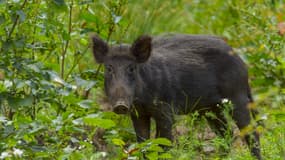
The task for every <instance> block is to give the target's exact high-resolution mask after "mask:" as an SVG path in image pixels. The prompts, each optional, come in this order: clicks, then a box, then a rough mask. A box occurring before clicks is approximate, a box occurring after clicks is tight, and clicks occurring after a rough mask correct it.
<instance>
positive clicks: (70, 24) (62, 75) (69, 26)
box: [60, 1, 73, 78]
mask: <svg viewBox="0 0 285 160" xmlns="http://www.w3.org/2000/svg"><path fill="white" fill-rule="evenodd" d="M72 8H73V1H71V3H70V6H69V23H68V35H69V38H70V34H71V31H72ZM69 41H70V40H69V39H67V40H66V42H65V46H64V48H63V51H62V53H61V58H62V59H61V74H60V75H61V78H64V64H65V55H66V52H67V48H68V46H69Z"/></svg>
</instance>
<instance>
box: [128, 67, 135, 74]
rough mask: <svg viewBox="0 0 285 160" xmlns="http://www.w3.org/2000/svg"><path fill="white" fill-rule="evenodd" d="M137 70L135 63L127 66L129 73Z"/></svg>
mask: <svg viewBox="0 0 285 160" xmlns="http://www.w3.org/2000/svg"><path fill="white" fill-rule="evenodd" d="M135 70H136V66H135V65H129V66H128V68H127V72H128V73H129V74H133V73H134V72H135Z"/></svg>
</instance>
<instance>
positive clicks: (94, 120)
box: [83, 116, 115, 129]
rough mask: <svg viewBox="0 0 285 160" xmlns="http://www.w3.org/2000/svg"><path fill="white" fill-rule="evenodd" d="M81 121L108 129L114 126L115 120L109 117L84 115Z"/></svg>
mask: <svg viewBox="0 0 285 160" xmlns="http://www.w3.org/2000/svg"><path fill="white" fill-rule="evenodd" d="M83 122H84V123H85V124H87V125H91V126H96V127H101V128H104V129H109V128H112V127H114V126H115V122H114V121H112V120H110V119H102V118H100V117H93V116H86V117H84V118H83Z"/></svg>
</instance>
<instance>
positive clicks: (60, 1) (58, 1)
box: [53, 0, 66, 6]
mask: <svg viewBox="0 0 285 160" xmlns="http://www.w3.org/2000/svg"><path fill="white" fill-rule="evenodd" d="M53 2H54V3H55V4H56V5H58V6H64V5H66V4H65V2H64V0H53Z"/></svg>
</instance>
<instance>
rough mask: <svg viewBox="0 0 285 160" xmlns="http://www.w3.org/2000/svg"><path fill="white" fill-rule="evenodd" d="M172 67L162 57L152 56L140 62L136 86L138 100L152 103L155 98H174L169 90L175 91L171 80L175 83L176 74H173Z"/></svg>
mask: <svg viewBox="0 0 285 160" xmlns="http://www.w3.org/2000/svg"><path fill="white" fill-rule="evenodd" d="M170 69H171V67H169V66H167V63H166V62H164V61H163V59H160V58H151V59H150V60H149V61H148V62H146V63H144V64H140V65H139V73H138V74H139V75H138V83H137V87H136V89H137V90H136V98H137V99H138V101H142V102H149V103H152V102H153V100H154V99H159V100H163V101H164V100H170V99H173V97H171V96H173V95H169V93H171V92H169V91H170V90H172V91H173V88H171V86H172V85H171V82H172V83H175V76H173V75H172V76H171V74H170V73H171V71H170ZM174 90H175V89H174ZM174 95H175V93H174Z"/></svg>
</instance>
